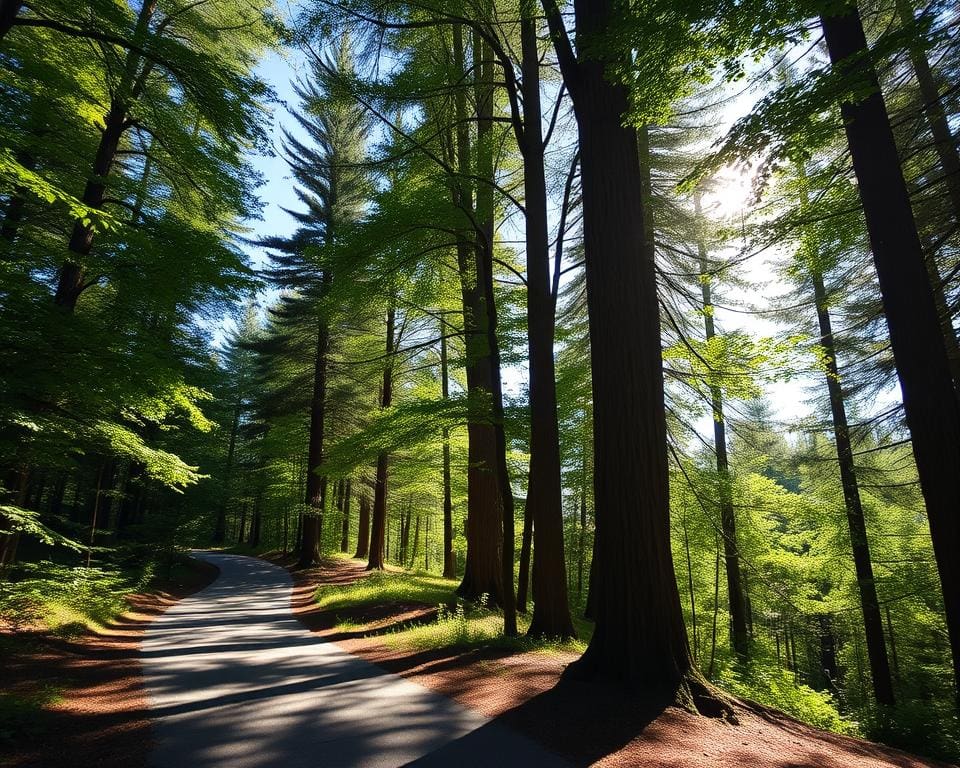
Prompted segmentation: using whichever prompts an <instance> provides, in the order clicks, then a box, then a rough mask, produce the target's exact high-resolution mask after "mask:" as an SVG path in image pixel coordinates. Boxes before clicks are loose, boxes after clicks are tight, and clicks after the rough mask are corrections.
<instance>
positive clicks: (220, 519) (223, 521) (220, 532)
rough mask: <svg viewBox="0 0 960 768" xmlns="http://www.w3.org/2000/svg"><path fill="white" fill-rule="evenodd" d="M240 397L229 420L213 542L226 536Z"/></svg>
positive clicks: (240, 404)
mask: <svg viewBox="0 0 960 768" xmlns="http://www.w3.org/2000/svg"><path fill="white" fill-rule="evenodd" d="M241 407H242V399H241V397H240V395H239V394H238V395H237V398H236V400H235V402H234V405H233V420H232V421H231V422H230V443H229V444H228V446H227V463H226V466H225V467H224V470H223V484H224V489H223V495H222V496H221V498H220V505H219V507H218V508H217V521H216V524H215V525H214V528H213V543H214V544H223V542H224V540H225V539H226V537H227V501H228V500H229V498H230V478H231V476H232V475H233V459H234V456H235V454H236V448H237V434H238V432H239V431H240V409H241Z"/></svg>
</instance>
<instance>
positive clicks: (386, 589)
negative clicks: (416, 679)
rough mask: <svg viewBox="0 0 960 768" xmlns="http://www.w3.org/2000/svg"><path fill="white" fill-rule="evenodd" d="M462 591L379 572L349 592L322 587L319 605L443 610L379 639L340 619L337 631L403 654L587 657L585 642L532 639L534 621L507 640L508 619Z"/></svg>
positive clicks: (524, 622)
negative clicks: (485, 651)
mask: <svg viewBox="0 0 960 768" xmlns="http://www.w3.org/2000/svg"><path fill="white" fill-rule="evenodd" d="M347 559H349V558H347ZM456 588H457V582H456V581H454V580H451V579H444V578H442V577H440V576H435V575H433V574H428V573H422V572H420V573H408V572H404V571H375V572H372V573H370V574H369V575H367V576H364V577H363V578H361V579H358V580H357V581H356V582H354V583H353V584H349V585H346V586H340V585H334V584H329V585H321V586H319V587H318V588H317V590H316V592H315V594H314V599H315V600H316V602H317V604H318V605H319V606H320V608H322V609H323V610H328V611H334V612H336V611H346V610H348V609H357V608H364V607H373V606H383V605H396V606H404V607H408V606H414V605H421V606H425V607H434V606H437V608H438V612H437V616H436V618H435V619H432V620H430V621H422V620H421V621H416V620H415V621H410V622H407V623H405V624H403V625H401V626H394V627H392V628H390V629H389V630H386V631H383V630H381V631H380V632H379V633H378V631H377V630H376V629H375V628H374V627H373V626H371V625H367V624H363V623H358V622H357V621H355V620H351V619H344V618H342V617H340V616H338V617H337V625H336V626H337V629H339V630H341V631H346V632H362V631H363V630H364V629H365V628H367V629H369V635H370V636H374V635H379V636H381V637H383V639H384V640H385V641H386V642H387V643H388V644H389V645H391V646H392V647H394V648H398V649H403V650H417V651H424V650H434V649H439V648H456V649H458V650H471V649H477V648H493V649H499V650H504V651H508V652H516V653H527V652H534V653H546V654H551V653H567V652H573V653H581V652H582V651H583V650H584V649H585V648H586V642H585V640H568V641H563V642H561V641H559V640H550V639H547V640H533V639H530V638H527V637H526V635H525V633H526V630H527V628H528V627H529V626H530V617H529V615H528V616H522V615H521V616H518V621H517V623H518V629H519V632H520V634H519V636H518V637H506V636H505V635H504V634H503V614H502V613H501V612H500V611H499V610H497V609H491V608H488V607H487V606H486V604H485V603H484V602H481V603H480V604H474V603H466V602H464V601H463V600H461V599H459V598H458V597H457V596H456ZM585 626H589V625H585ZM578 629H581V628H580V627H578ZM584 638H585V639H588V638H589V632H584Z"/></svg>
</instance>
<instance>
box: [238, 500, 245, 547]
mask: <svg viewBox="0 0 960 768" xmlns="http://www.w3.org/2000/svg"><path fill="white" fill-rule="evenodd" d="M246 532H247V502H243V506H241V507H240V527H239V528H238V529H237V544H243V540H244V537H245V534H246Z"/></svg>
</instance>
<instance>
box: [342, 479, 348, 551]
mask: <svg viewBox="0 0 960 768" xmlns="http://www.w3.org/2000/svg"><path fill="white" fill-rule="evenodd" d="M340 512H341V513H342V514H343V527H342V528H341V529H340V551H341V552H349V551H350V478H349V477H348V478H347V479H346V480H344V481H343V492H342V494H341V496H340Z"/></svg>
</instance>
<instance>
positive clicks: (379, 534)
mask: <svg viewBox="0 0 960 768" xmlns="http://www.w3.org/2000/svg"><path fill="white" fill-rule="evenodd" d="M396 317H397V311H396V308H395V307H394V306H393V304H392V303H391V304H390V308H389V309H388V310H387V345H386V346H387V354H386V361H387V362H386V365H385V366H384V368H383V386H382V387H381V392H380V408H381V409H386V408H389V407H390V404H391V403H392V402H393V353H394V326H395V324H396ZM388 463H389V456H388V455H387V453H386V452H385V451H381V452H380V454H379V455H378V456H377V476H376V484H375V486H374V494H373V521H372V526H371V531H370V552H369V559H368V561H367V570H368V571H372V570H383V567H384V538H385V535H386V528H387V471H388Z"/></svg>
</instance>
